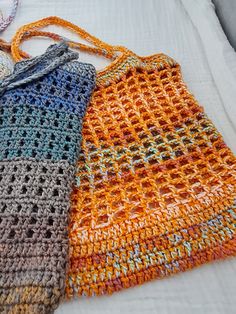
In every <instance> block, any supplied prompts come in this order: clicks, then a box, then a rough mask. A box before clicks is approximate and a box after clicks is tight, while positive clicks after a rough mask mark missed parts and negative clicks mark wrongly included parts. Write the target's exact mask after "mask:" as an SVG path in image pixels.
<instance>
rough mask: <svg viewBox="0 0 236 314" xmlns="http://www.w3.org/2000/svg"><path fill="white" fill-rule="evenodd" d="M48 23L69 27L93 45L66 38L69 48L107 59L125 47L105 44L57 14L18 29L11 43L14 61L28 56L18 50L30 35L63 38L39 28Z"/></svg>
mask: <svg viewBox="0 0 236 314" xmlns="http://www.w3.org/2000/svg"><path fill="white" fill-rule="evenodd" d="M49 25H57V26H62V27H63V28H66V29H69V30H71V31H72V32H74V33H76V34H77V35H79V37H81V38H83V39H85V40H86V41H88V42H89V43H91V44H92V45H93V46H94V47H93V46H89V45H85V44H82V43H77V42H74V41H72V40H67V39H66V41H68V44H69V46H70V47H71V48H75V49H80V50H83V51H87V52H89V53H93V54H98V55H103V56H105V57H107V58H109V59H115V58H116V53H117V51H119V52H123V51H124V50H125V48H123V47H120V46H112V45H109V44H106V43H105V42H103V41H101V40H100V39H98V38H96V37H95V36H92V35H91V34H89V33H88V32H86V31H85V30H84V29H82V28H81V27H79V26H77V25H75V24H73V23H71V22H69V21H66V20H63V19H62V18H60V17H57V16H49V17H47V18H44V19H41V20H38V21H35V22H33V23H29V24H26V25H24V26H22V27H20V28H19V29H18V31H17V32H16V34H15V35H14V37H13V40H12V44H11V53H12V56H13V59H14V60H15V61H20V60H21V59H22V57H25V56H28V54H26V53H24V52H22V51H21V50H20V45H21V42H22V41H24V40H27V39H29V38H31V37H34V36H44V37H49V38H52V39H53V40H56V41H61V40H65V38H64V37H63V36H60V35H58V34H56V33H52V32H45V31H41V30H40V28H43V27H46V26H49ZM22 53H23V54H22Z"/></svg>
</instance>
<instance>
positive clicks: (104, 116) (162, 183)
mask: <svg viewBox="0 0 236 314" xmlns="http://www.w3.org/2000/svg"><path fill="white" fill-rule="evenodd" d="M234 199H235V158H234V156H233V154H232V152H231V151H230V149H229V148H228V147H227V146H226V144H225V143H224V141H223V139H222V137H221V135H220V134H219V132H218V131H217V130H216V129H215V127H214V125H213V124H212V123H211V121H210V120H209V119H208V117H207V116H206V114H205V113H204V111H203V108H202V107H201V106H199V104H198V103H197V101H196V100H195V98H194V97H193V95H191V93H190V92H189V91H188V89H187V87H186V85H185V84H184V83H183V80H182V76H181V72H180V67H179V65H178V64H177V63H176V62H175V61H173V60H172V59H171V58H169V57H167V56H165V55H163V54H160V55H156V56H153V57H149V58H139V57H137V56H135V55H134V54H132V53H130V52H128V53H127V54H126V55H125V56H124V58H123V59H122V60H121V61H119V62H117V63H116V64H115V65H114V66H113V67H111V68H110V69H109V70H107V71H106V72H105V73H101V74H100V75H99V76H98V80H97V87H96V90H95V92H94V94H93V97H92V100H91V103H90V106H89V109H88V112H87V115H86V117H85V122H84V126H83V141H82V152H81V154H80V159H79V162H78V168H77V184H76V187H75V188H74V192H73V197H72V201H73V210H72V215H71V223H70V234H69V236H70V245H71V255H70V259H71V268H70V272H69V276H68V280H67V294H68V296H72V295H94V294H104V293H111V292H113V291H117V290H120V289H122V288H126V287H130V286H133V285H136V284H141V283H142V282H144V281H147V280H150V279H153V278H160V277H165V276H168V275H170V274H173V273H176V272H179V271H184V270H187V269H190V268H192V267H194V266H197V265H200V264H202V263H205V262H207V261H210V260H214V259H217V258H221V257H225V256H227V255H233V254H235V251H236V244H235V227H236V225H235V223H236V211H235V204H234Z"/></svg>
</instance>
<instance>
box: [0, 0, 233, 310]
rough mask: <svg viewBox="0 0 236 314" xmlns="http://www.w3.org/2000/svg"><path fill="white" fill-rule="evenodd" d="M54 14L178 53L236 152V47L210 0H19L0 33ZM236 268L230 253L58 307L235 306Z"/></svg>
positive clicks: (131, 43) (4, 0)
mask: <svg viewBox="0 0 236 314" xmlns="http://www.w3.org/2000/svg"><path fill="white" fill-rule="evenodd" d="M10 3H11V1H10V0H1V1H0V9H1V10H2V11H3V12H6V11H7V8H8V7H9V4H10ZM49 15H58V16H61V17H63V18H65V19H69V20H71V21H72V22H74V23H76V24H78V25H80V26H81V27H83V28H85V29H86V30H88V31H89V32H91V33H92V34H94V35H96V36H98V37H100V38H101V39H103V40H105V41H107V42H108V43H111V44H120V45H124V46H127V47H128V48H130V49H131V50H134V51H135V52H136V53H137V54H140V55H149V54H153V53H157V52H164V53H166V54H168V55H170V56H171V57H173V58H174V59H176V60H177V61H178V62H179V63H180V64H181V66H182V72H183V76H184V80H185V82H186V83H187V85H188V86H189V89H190V90H191V91H192V92H193V94H194V95H195V96H196V98H197V99H198V101H199V102H200V103H201V105H203V106H204V108H205V110H206V112H207V114H208V115H209V117H210V118H211V119H212V121H213V122H214V123H215V125H216V126H217V128H218V129H219V130H220V132H221V133H222V135H223V136H224V139H225V141H226V143H227V144H228V145H229V146H230V147H231V148H232V149H233V150H234V152H236V141H235V138H236V137H235V136H236V131H235V130H236V53H235V51H234V50H233V49H232V48H231V46H230V45H229V43H228V41H227V38H226V37H225V35H224V33H223V31H222V29H221V27H220V24H219V22H218V19H217V17H216V15H215V12H214V7H213V5H212V3H211V1H210V0H120V1H118V0H68V1H65V0H50V1H49V0H40V1H38V0H21V1H20V7H19V10H18V12H17V16H16V19H15V21H14V22H13V23H12V24H11V26H10V27H9V28H8V29H7V30H6V31H5V32H4V33H3V34H2V37H4V38H6V39H10V38H11V37H12V35H13V33H14V31H15V30H16V28H17V27H19V26H20V25H22V24H25V23H28V22H30V21H33V20H35V19H39V18H42V17H45V16H49ZM57 31H60V32H61V33H63V34H65V35H67V37H68V36H71V35H70V34H69V33H68V32H64V31H62V30H58V29H57ZM72 37H73V38H74V39H76V37H75V36H72ZM48 44H49V43H48V41H45V40H44V41H42V40H41V41H40V40H34V41H31V42H27V43H26V44H24V45H23V47H24V49H26V50H27V51H29V52H31V53H32V55H36V54H39V53H40V52H42V51H43V50H44V49H45V47H46V45H48ZM81 60H86V61H91V62H95V63H96V64H97V65H98V67H99V68H101V67H102V66H104V65H105V62H104V61H103V60H101V59H97V58H96V59H95V58H93V57H91V56H86V57H85V56H84V54H81ZM235 273H236V260H235V259H229V260H226V261H223V262H216V263H212V264H209V265H205V266H201V267H200V268H198V269H195V270H192V271H189V272H187V273H183V274H180V275H176V276H174V277H172V278H169V279H164V280H157V281H154V282H151V283H148V284H145V285H143V286H141V287H136V288H132V289H129V290H126V291H122V292H120V293H117V294H114V295H112V296H107V297H99V298H92V299H80V300H78V299H77V300H74V301H72V302H69V303H66V304H64V305H61V306H60V307H59V309H58V310H57V311H56V313H57V314H62V313H64V314H66V313H68V314H75V313H76V314H77V313H80V314H88V313H93V314H100V313H101V314H108V313H109V314H110V313H112V314H118V313H122V314H131V313H133V314H138V313H140V314H146V313H148V314H152V313H159V314H190V313H191V314H199V313H201V314H224V313H225V314H226V313H227V314H233V313H235V308H236V298H235V291H236V280H235Z"/></svg>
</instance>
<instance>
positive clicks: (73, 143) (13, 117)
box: [0, 105, 82, 164]
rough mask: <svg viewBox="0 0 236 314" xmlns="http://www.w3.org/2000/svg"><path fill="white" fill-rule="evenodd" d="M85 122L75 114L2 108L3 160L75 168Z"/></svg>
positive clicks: (0, 150) (0, 154) (0, 157)
mask: <svg viewBox="0 0 236 314" xmlns="http://www.w3.org/2000/svg"><path fill="white" fill-rule="evenodd" d="M81 128H82V120H81V119H78V117H76V116H75V115H74V114H71V113H66V112H55V111H54V112H53V111H51V110H48V109H42V108H37V107H32V106H29V105H22V106H5V107H1V108H0V138H1V141H0V160H3V159H10V160H11V159H14V158H16V157H32V158H35V159H38V160H43V159H50V160H54V161H59V160H67V161H69V162H70V163H71V164H74V163H75V161H76V158H77V155H78V147H79V143H80V141H81Z"/></svg>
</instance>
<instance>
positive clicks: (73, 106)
mask: <svg viewBox="0 0 236 314" xmlns="http://www.w3.org/2000/svg"><path fill="white" fill-rule="evenodd" d="M93 74H94V75H93V77H91V75H87V76H86V75H84V76H78V74H77V73H72V72H69V71H65V70H62V69H60V68H59V69H56V70H54V71H53V72H51V73H49V74H48V75H45V76H43V77H41V78H40V79H38V80H35V81H33V82H30V83H28V84H23V85H22V86H20V87H18V88H14V89H12V90H9V91H7V92H5V94H4V95H3V96H2V97H1V99H0V106H6V105H9V104H16V105H18V106H21V105H24V104H29V105H30V106H36V107H40V108H46V109H49V110H57V111H58V110H59V111H67V112H68V111H69V112H72V113H74V114H76V115H78V116H79V117H83V116H84V114H85V111H86V107H87V104H88V101H89V99H90V96H91V90H93V88H94V85H95V73H94V71H93Z"/></svg>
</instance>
